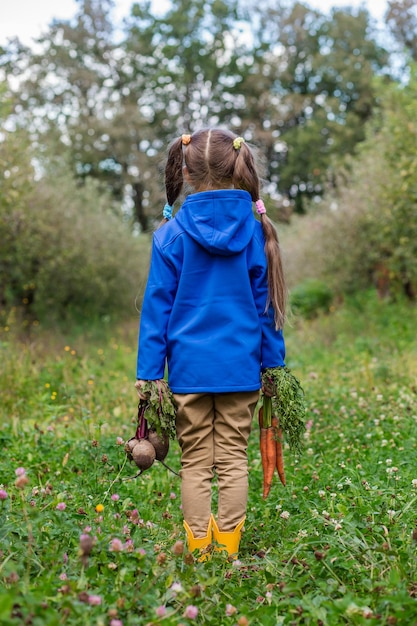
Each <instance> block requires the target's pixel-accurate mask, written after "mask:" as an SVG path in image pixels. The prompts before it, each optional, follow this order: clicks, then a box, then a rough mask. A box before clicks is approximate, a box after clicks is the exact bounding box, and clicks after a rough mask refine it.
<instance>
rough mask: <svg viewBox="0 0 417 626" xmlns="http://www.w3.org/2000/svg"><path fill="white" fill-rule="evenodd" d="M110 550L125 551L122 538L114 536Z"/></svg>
mask: <svg viewBox="0 0 417 626" xmlns="http://www.w3.org/2000/svg"><path fill="white" fill-rule="evenodd" d="M110 550H111V552H122V551H123V543H122V542H121V541H120V539H117V538H114V539H112V540H111V542H110Z"/></svg>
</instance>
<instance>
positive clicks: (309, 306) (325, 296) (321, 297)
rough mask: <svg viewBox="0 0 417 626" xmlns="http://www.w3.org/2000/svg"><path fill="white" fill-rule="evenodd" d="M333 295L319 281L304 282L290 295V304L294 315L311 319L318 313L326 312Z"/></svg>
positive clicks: (326, 286)
mask: <svg viewBox="0 0 417 626" xmlns="http://www.w3.org/2000/svg"><path fill="white" fill-rule="evenodd" d="M332 300H333V293H332V291H331V289H330V288H329V287H328V285H327V284H326V283H324V282H322V281H321V280H314V279H310V280H306V281H305V282H303V283H301V284H300V285H298V286H297V287H295V288H294V289H293V290H292V291H291V293H290V304H291V308H292V310H293V311H294V313H296V314H299V315H301V316H302V317H305V318H308V319H311V318H313V317H315V316H316V315H318V313H319V312H320V311H328V310H329V307H330V305H331V303H332Z"/></svg>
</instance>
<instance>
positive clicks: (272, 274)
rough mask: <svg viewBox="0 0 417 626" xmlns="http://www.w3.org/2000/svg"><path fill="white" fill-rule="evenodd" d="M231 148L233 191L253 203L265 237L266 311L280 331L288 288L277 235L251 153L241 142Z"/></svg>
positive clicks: (283, 320)
mask: <svg viewBox="0 0 417 626" xmlns="http://www.w3.org/2000/svg"><path fill="white" fill-rule="evenodd" d="M239 139H241V138H239ZM233 147H234V149H235V150H236V152H237V154H236V161H235V170H234V175H233V183H234V185H235V187H239V188H240V189H245V190H246V191H248V192H249V193H250V195H251V197H252V200H253V202H255V203H256V206H257V213H258V214H259V218H260V221H261V224H262V230H263V233H264V237H265V255H266V260H267V265H268V299H267V302H266V307H265V308H266V309H268V307H269V305H272V308H273V310H274V322H275V327H276V329H277V330H278V329H280V328H281V329H282V328H283V327H284V323H285V309H286V303H287V288H286V284H285V278H284V269H283V264H282V259H281V250H280V246H279V240H278V233H277V231H276V228H275V226H274V225H273V223H272V222H271V220H270V219H269V217H268V216H267V215H266V210H265V206H264V203H263V202H262V200H259V196H260V180H259V175H258V172H257V168H256V165H255V159H254V156H253V154H252V151H251V150H250V149H249V147H248V146H247V144H246V143H245V142H244V141H243V140H242V141H239V143H236V144H235V143H234V144H233Z"/></svg>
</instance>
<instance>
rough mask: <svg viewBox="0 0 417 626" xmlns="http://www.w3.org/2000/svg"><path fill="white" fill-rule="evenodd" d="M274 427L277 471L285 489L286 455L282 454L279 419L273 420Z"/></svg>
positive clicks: (274, 418)
mask: <svg viewBox="0 0 417 626" xmlns="http://www.w3.org/2000/svg"><path fill="white" fill-rule="evenodd" d="M272 426H273V428H274V430H275V454H276V459H275V467H276V469H277V472H278V476H279V479H280V481H281V482H282V484H283V485H284V487H285V485H286V480H285V471H284V455H283V453H282V429H281V428H280V426H279V420H278V418H277V417H273V418H272Z"/></svg>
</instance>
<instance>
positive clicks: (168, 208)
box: [162, 202, 172, 220]
mask: <svg viewBox="0 0 417 626" xmlns="http://www.w3.org/2000/svg"><path fill="white" fill-rule="evenodd" d="M162 215H163V216H164V218H165V219H166V220H170V219H171V218H172V206H171V205H170V204H168V202H167V203H166V205H165V206H164V210H163V211H162Z"/></svg>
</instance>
